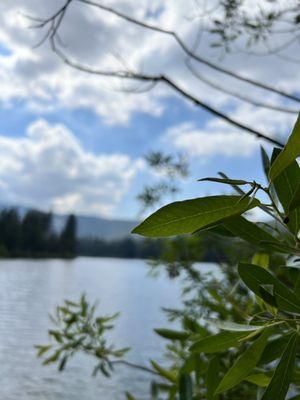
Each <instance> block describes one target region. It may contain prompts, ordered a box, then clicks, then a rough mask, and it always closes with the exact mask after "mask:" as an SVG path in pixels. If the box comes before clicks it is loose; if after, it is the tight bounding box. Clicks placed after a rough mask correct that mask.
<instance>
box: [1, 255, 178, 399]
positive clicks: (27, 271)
mask: <svg viewBox="0 0 300 400" xmlns="http://www.w3.org/2000/svg"><path fill="white" fill-rule="evenodd" d="M82 292H85V293H86V294H87V296H88V299H89V300H90V301H95V300H97V299H99V300H100V305H99V308H98V312H99V313H100V314H101V313H103V314H107V313H114V312H116V311H121V312H122V315H121V317H120V318H119V320H118V321H117V323H116V329H115V330H114V332H112V334H111V338H112V341H113V342H114V343H116V344H117V345H118V346H120V347H123V346H125V347H127V346H130V347H132V350H131V351H130V353H128V357H127V358H128V359H129V360H130V361H134V362H138V363H142V364H147V362H148V359H149V358H150V357H151V358H155V359H157V360H160V359H162V357H163V340H162V339H160V338H159V337H157V336H156V335H155V334H154V333H153V328H155V327H163V326H165V323H166V318H165V315H164V313H163V312H162V311H161V307H162V306H164V307H174V306H176V305H178V304H179V292H180V291H179V287H178V286H177V283H176V282H172V281H169V280H168V279H166V278H165V277H163V276H161V277H159V278H155V279H154V278H151V277H149V276H148V267H147V266H146V263H145V262H144V261H140V260H121V259H103V258H102V259H100V258H77V259H76V260H72V261H63V260H35V261H33V260H8V261H7V260H2V261H0V399H5V400H19V399H22V400H35V399H38V400H44V399H45V400H46V399H47V400H58V399H59V400H96V399H97V400H99V399H101V400H106V399H107V400H119V399H124V395H123V393H124V390H130V391H132V392H133V393H134V394H136V395H137V396H138V398H139V399H149V396H148V387H149V385H148V382H149V378H148V376H146V375H145V374H143V373H141V372H138V373H137V372H136V371H133V370H128V369H126V368H124V367H119V368H118V370H117V371H116V374H115V375H114V377H113V378H111V379H106V378H102V377H101V376H100V375H99V376H98V377H97V378H92V377H91V371H92V367H93V365H94V363H93V362H92V360H90V359H88V358H85V357H82V356H81V357H79V358H75V359H73V360H72V361H71V362H70V364H69V366H68V367H67V370H66V371H65V372H63V373H58V372H57V371H56V369H55V368H54V367H52V366H51V367H42V366H41V365H40V360H38V359H37V358H36V356H35V349H34V347H33V346H34V345H35V344H44V343H47V341H48V338H47V334H46V332H47V328H49V327H50V321H49V319H48V313H49V312H52V311H53V310H54V307H55V306H56V305H58V304H60V303H61V302H62V300H63V299H65V298H68V299H71V300H72V299H73V300H77V299H78V297H79V295H80V294H81V293H82Z"/></svg>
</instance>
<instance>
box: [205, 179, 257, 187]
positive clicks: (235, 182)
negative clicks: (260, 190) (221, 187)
mask: <svg viewBox="0 0 300 400" xmlns="http://www.w3.org/2000/svg"><path fill="white" fill-rule="evenodd" d="M198 182H217V183H225V184H228V185H238V186H240V185H249V184H250V183H251V182H247V181H244V180H243V179H230V178H210V177H208V178H201V179H198Z"/></svg>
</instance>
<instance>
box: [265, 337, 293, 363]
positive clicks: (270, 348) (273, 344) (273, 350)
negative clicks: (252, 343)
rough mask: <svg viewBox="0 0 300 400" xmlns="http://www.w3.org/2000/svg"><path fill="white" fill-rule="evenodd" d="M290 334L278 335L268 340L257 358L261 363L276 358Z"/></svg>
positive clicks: (280, 353)
mask: <svg viewBox="0 0 300 400" xmlns="http://www.w3.org/2000/svg"><path fill="white" fill-rule="evenodd" d="M289 338H290V336H289V335H285V336H280V337H278V338H276V339H273V340H271V341H269V342H268V344H267V345H266V347H265V349H264V351H263V353H262V356H261V358H260V360H259V363H260V364H261V365H264V364H269V363H270V362H272V361H274V360H277V359H278V358H279V357H280V356H281V355H282V353H283V351H284V349H285V347H286V345H287V342H288V341H289Z"/></svg>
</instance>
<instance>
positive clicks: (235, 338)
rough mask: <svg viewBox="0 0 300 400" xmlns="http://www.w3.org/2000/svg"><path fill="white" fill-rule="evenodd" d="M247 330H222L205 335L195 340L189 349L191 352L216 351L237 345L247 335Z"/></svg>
mask: <svg viewBox="0 0 300 400" xmlns="http://www.w3.org/2000/svg"><path fill="white" fill-rule="evenodd" d="M248 335H249V332H248V331H247V332H236V331H235V332H229V331H224V332H220V333H217V334H216V335H212V336H207V337H205V338H203V339H200V340H198V341H197V342H195V343H194V344H193V345H192V346H191V347H190V351H191V352H193V353H207V354H209V353H218V352H220V351H224V350H227V349H229V348H231V347H237V346H239V344H240V340H242V339H243V338H245V337H247V336H248Z"/></svg>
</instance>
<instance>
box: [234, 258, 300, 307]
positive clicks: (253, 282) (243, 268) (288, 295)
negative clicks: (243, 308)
mask: <svg viewBox="0 0 300 400" xmlns="http://www.w3.org/2000/svg"><path fill="white" fill-rule="evenodd" d="M238 272H239V275H240V277H241V279H242V280H243V282H244V283H245V285H246V286H248V288H249V289H250V290H252V291H253V292H254V293H255V294H256V295H257V296H259V297H261V298H263V300H264V301H266V302H268V303H269V304H270V305H272V306H274V303H273V300H271V299H273V298H275V299H276V302H277V303H278V307H279V308H281V309H282V310H284V311H288V312H294V313H300V299H299V298H298V297H297V296H296V295H295V293H293V292H292V291H291V290H289V289H288V288H287V287H286V286H285V285H284V284H283V283H281V282H280V281H279V280H278V279H277V278H276V277H275V276H274V275H272V274H271V273H270V272H268V271H267V270H266V269H264V268H262V267H259V266H258V265H253V264H244V263H240V264H239V266H238ZM266 286H271V287H273V296H271V294H270V300H269V299H268V298H266V297H262V289H264V287H266Z"/></svg>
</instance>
